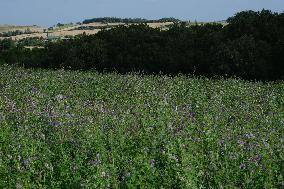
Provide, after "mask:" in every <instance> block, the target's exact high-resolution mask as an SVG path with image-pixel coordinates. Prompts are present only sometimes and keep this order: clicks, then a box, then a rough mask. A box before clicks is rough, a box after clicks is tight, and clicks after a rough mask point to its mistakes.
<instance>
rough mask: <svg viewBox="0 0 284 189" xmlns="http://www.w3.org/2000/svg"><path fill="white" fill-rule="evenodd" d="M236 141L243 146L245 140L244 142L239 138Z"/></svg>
mask: <svg viewBox="0 0 284 189" xmlns="http://www.w3.org/2000/svg"><path fill="white" fill-rule="evenodd" d="M237 143H238V144H239V145H241V146H243V145H244V144H245V143H246V142H245V141H242V140H240V139H238V141H237Z"/></svg>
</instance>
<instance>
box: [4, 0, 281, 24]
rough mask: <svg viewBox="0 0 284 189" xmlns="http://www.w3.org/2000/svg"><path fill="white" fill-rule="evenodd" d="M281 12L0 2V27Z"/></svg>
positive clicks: (211, 4)
mask: <svg viewBox="0 0 284 189" xmlns="http://www.w3.org/2000/svg"><path fill="white" fill-rule="evenodd" d="M263 8H264V9H270V10H272V11H275V12H283V11H284V0H0V24H15V25H33V24H37V25H42V26H51V25H54V24H56V23H58V22H60V23H69V22H78V21H82V20H84V19H86V18H94V17H105V16H107V17H108V16H114V17H123V18H124V17H126V18H130V17H131V18H134V17H135V18H136V17H141V18H148V19H156V18H162V17H175V18H179V19H182V20H191V21H195V20H196V21H219V20H225V19H226V18H228V17H229V16H232V15H234V14H235V13H236V12H239V11H242V10H261V9H263Z"/></svg>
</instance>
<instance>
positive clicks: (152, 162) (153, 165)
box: [150, 159, 156, 168]
mask: <svg viewBox="0 0 284 189" xmlns="http://www.w3.org/2000/svg"><path fill="white" fill-rule="evenodd" d="M155 164H156V161H155V160H154V159H151V163H150V165H151V167H152V168H153V167H155Z"/></svg>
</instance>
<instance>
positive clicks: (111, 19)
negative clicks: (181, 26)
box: [83, 17, 180, 24]
mask: <svg viewBox="0 0 284 189" xmlns="http://www.w3.org/2000/svg"><path fill="white" fill-rule="evenodd" d="M94 22H102V23H153V22H180V20H179V19H176V18H172V17H171V18H161V19H158V20H147V19H144V18H116V17H102V18H92V19H86V20H84V21H83V24H89V23H94Z"/></svg>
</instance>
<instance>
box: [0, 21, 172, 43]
mask: <svg viewBox="0 0 284 189" xmlns="http://www.w3.org/2000/svg"><path fill="white" fill-rule="evenodd" d="M170 24H172V22H165V23H148V25H149V26H150V27H152V28H159V27H160V28H165V27H167V26H168V25H170ZM119 25H125V23H108V24H104V23H90V24H82V25H75V26H70V27H67V28H63V29H55V30H54V31H50V33H49V36H54V37H64V36H76V35H80V34H83V33H85V34H87V35H92V34H96V33H98V32H99V31H100V30H101V29H95V30H79V29H78V28H79V27H88V26H119ZM28 28H29V29H30V30H31V31H32V32H35V33H32V34H22V35H17V36H12V37H11V39H12V40H21V39H25V38H34V37H38V38H44V39H46V38H47V35H46V33H44V32H43V30H44V29H45V28H41V27H36V26H11V25H2V26H0V32H7V31H15V30H21V31H25V30H26V29H28ZM3 38H4V37H0V39H3Z"/></svg>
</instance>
